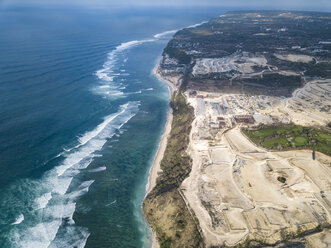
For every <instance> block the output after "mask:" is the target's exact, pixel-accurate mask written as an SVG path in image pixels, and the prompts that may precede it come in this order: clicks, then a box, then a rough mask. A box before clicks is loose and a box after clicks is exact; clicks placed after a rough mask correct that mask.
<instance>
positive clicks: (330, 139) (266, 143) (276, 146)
mask: <svg viewBox="0 0 331 248" xmlns="http://www.w3.org/2000/svg"><path fill="white" fill-rule="evenodd" d="M244 133H245V134H246V135H247V136H248V137H249V138H250V139H251V140H252V141H253V142H254V143H256V144H258V145H260V146H263V147H265V148H267V149H272V150H289V149H304V148H306V149H312V150H316V151H319V152H322V153H324V154H326V155H328V156H331V132H330V131H327V130H322V129H317V128H312V127H303V126H297V125H282V126H263V127H260V128H257V129H254V130H249V129H245V130H244Z"/></svg>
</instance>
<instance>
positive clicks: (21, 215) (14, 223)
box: [12, 214, 24, 225]
mask: <svg viewBox="0 0 331 248" xmlns="http://www.w3.org/2000/svg"><path fill="white" fill-rule="evenodd" d="M23 220H24V215H23V214H20V215H19V216H18V217H17V218H16V220H15V221H14V222H13V223H12V225H18V224H20V223H22V221H23Z"/></svg>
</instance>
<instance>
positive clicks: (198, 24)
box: [187, 21, 208, 28]
mask: <svg viewBox="0 0 331 248" xmlns="http://www.w3.org/2000/svg"><path fill="white" fill-rule="evenodd" d="M207 22H208V21H204V22H200V23H197V24H193V25H190V26H188V27H187V28H196V27H199V26H201V25H202V24H205V23H207Z"/></svg>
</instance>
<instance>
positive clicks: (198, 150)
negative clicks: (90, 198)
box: [144, 11, 331, 248]
mask: <svg viewBox="0 0 331 248" xmlns="http://www.w3.org/2000/svg"><path fill="white" fill-rule="evenodd" d="M330 21H331V15H330V14H328V13H313V12H312V13H309V12H284V11H259V12H254V11H251V12H229V13H227V14H224V15H221V16H219V17H217V18H214V19H212V20H210V21H209V22H207V23H204V24H202V25H199V26H196V27H192V28H185V29H183V30H181V31H179V32H177V33H176V34H175V35H174V37H173V39H172V40H171V41H170V42H169V43H168V45H167V47H166V48H165V50H164V53H163V57H162V59H161V62H160V64H159V66H158V68H157V73H158V74H159V76H160V77H161V78H162V79H163V80H165V81H167V82H168V83H170V84H172V86H173V87H175V91H174V93H173V96H172V102H171V107H172V109H173V110H174V114H175V115H176V112H177V116H175V117H174V120H177V121H176V123H177V124H178V123H181V125H183V126H184V127H186V128H185V129H183V130H182V133H175V134H174V132H176V130H177V131H178V128H177V129H176V123H175V124H174V123H173V124H172V130H171V132H170V135H169V136H168V143H167V144H168V145H167V148H166V152H165V156H164V157H163V160H162V161H161V163H160V164H161V170H162V171H160V172H159V178H158V179H157V180H156V185H155V187H154V188H153V189H152V190H151V192H150V193H149V195H148V196H147V198H146V200H145V204H144V212H145V216H146V219H147V220H148V222H149V223H150V224H151V226H152V228H153V230H154V232H155V233H156V236H157V238H158V240H159V243H160V246H161V247H316V248H317V247H318V248H319V247H330V246H331V241H330V240H331V232H330V226H331V157H330V154H331V152H330V147H331V130H330V128H331V125H330V123H331V95H330V92H331V64H330V63H331V54H330V53H331V51H330V49H331V35H330V34H331V32H330ZM176 99H177V100H176ZM179 99H180V101H179ZM184 102H185V104H187V107H184V106H183V104H184ZM179 108H183V109H187V111H185V112H183V113H184V115H183V116H182V118H184V119H185V120H187V121H184V119H182V118H181V116H180V114H182V112H181V111H179V112H178V111H177V110H178V109H179ZM178 114H179V115H178ZM171 133H172V134H171ZM253 134H254V135H255V136H254V135H253ZM178 135H182V136H180V137H181V138H180V139H181V142H180V147H178V144H177V143H176V142H178V137H179V136H178ZM176 139H177V140H176ZM185 142H187V143H185ZM169 144H170V148H169ZM167 149H168V150H169V149H172V152H173V153H172V155H171V156H173V157H174V160H172V159H169V154H168V155H167ZM176 149H177V150H176ZM176 151H178V152H176ZM171 156H170V157H171ZM184 158H185V159H184ZM174 161H176V162H174ZM169 164H171V166H170V165H169ZM171 197H173V198H171ZM179 203H180V204H179ZM183 207H184V209H183ZM178 208H179V209H180V211H179V212H178V215H179V216H181V217H180V218H178V215H176V214H175V211H177V210H178ZM160 209H161V210H160ZM170 212H171V214H170ZM162 213H164V214H165V215H162ZM178 220H180V223H179V222H178ZM197 236H199V237H197ZM193 240H195V241H196V242H193ZM291 245H292V246H291Z"/></svg>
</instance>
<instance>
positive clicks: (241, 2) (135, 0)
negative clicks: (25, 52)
mask: <svg viewBox="0 0 331 248" xmlns="http://www.w3.org/2000/svg"><path fill="white" fill-rule="evenodd" d="M0 3H2V5H8V4H9V5H10V4H42V5H45V4H47V5H48V4H56V5H63V4H65V5H82V6H88V7H103V6H115V5H116V6H123V5H134V6H212V5H215V6H224V7H249V8H254V7H256V8H261V7H269V8H277V9H286V8H290V9H293V8H297V9H307V10H309V9H314V10H324V11H330V10H331V0H0Z"/></svg>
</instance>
